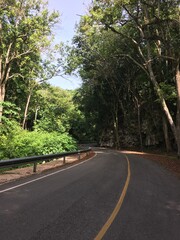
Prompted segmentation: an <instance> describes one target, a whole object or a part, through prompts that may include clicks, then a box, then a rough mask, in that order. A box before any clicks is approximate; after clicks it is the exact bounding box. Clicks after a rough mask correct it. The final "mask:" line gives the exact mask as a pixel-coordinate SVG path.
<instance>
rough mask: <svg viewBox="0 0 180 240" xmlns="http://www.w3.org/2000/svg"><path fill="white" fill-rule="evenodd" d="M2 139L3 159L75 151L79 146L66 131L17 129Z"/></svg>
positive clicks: (0, 153) (0, 146)
mask: <svg viewBox="0 0 180 240" xmlns="http://www.w3.org/2000/svg"><path fill="white" fill-rule="evenodd" d="M2 139H3V140H2V141H1V143H0V149H1V150H0V158H1V159H7V158H17V157H26V156H35V155H44V154H53V153H59V152H64V151H74V150H76V148H77V146H76V142H75V140H74V139H73V138H72V137H71V136H69V135H68V134H66V133H64V134H58V133H57V132H52V133H48V132H37V131H33V132H29V131H26V130H19V129H18V131H17V129H16V130H12V131H11V132H10V133H9V134H8V135H7V136H6V135H3V138H2Z"/></svg>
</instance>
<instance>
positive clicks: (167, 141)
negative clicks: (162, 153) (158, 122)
mask: <svg viewBox="0 0 180 240" xmlns="http://www.w3.org/2000/svg"><path fill="white" fill-rule="evenodd" d="M162 122H163V132H164V140H165V144H166V152H167V153H168V152H170V151H171V150H172V148H171V143H170V140H169V134H168V126H167V120H166V118H165V116H164V115H163V117H162Z"/></svg>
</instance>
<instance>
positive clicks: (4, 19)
mask: <svg viewBox="0 0 180 240" xmlns="http://www.w3.org/2000/svg"><path fill="white" fill-rule="evenodd" d="M0 5H1V9H0V122H1V116H2V110H3V109H2V102H3V101H4V98H5V93H6V85H7V82H8V81H9V80H11V79H13V78H14V77H15V76H17V75H21V71H20V68H15V66H16V65H18V64H21V63H22V62H26V64H28V63H29V61H32V60H33V59H32V56H39V55H40V53H41V52H42V51H43V50H44V49H45V48H46V47H47V46H48V45H49V44H50V35H51V30H52V27H53V26H54V24H55V23H56V22H57V21H58V17H59V14H58V13H56V12H53V13H51V14H50V13H49V12H48V10H47V4H46V3H44V1H42V0H30V1H29V0H18V1H15V0H11V1H5V0H2V1H1V2H0ZM33 58H34V57H33Z"/></svg>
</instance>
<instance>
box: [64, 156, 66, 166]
mask: <svg viewBox="0 0 180 240" xmlns="http://www.w3.org/2000/svg"><path fill="white" fill-rule="evenodd" d="M65 163H66V157H65V156H64V157H63V164H65Z"/></svg>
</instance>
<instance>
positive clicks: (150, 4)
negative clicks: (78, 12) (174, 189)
mask: <svg viewBox="0 0 180 240" xmlns="http://www.w3.org/2000/svg"><path fill="white" fill-rule="evenodd" d="M179 12H180V9H179V0H177V1H176V0H170V1H160V0H159V1H152V0H148V1H141V0H140V1H139V0H135V1H121V0H108V1H107V0H98V1H94V4H93V6H92V8H91V10H90V11H89V15H88V21H89V22H90V24H91V26H97V23H99V29H102V28H104V29H106V30H108V29H109V30H111V31H112V32H114V33H115V34H118V35H119V36H121V38H123V39H125V40H126V41H127V42H128V43H129V45H130V46H131V48H132V49H133V50H134V53H136V57H134V56H132V54H131V53H129V51H126V52H123V53H122V54H121V56H122V57H126V58H129V59H131V60H132V62H133V63H134V64H136V65H137V66H138V67H140V68H141V69H142V70H143V71H144V72H145V73H146V75H147V77H148V79H149V80H150V81H151V83H152V85H153V87H154V90H155V92H156V94H157V96H158V98H159V101H160V104H161V107H162V110H163V111H164V113H165V116H166V118H167V120H168V122H169V124H170V127H171V130H172V132H173V135H174V139H175V142H176V144H177V148H178V156H180V107H179V106H180V100H179V99H180V90H179V89H180V87H179V86H180V70H179V68H180V63H179V59H180V58H179V54H180V53H179V46H180V38H179V36H180V19H179ZM157 66H158V68H162V67H163V68H164V69H165V71H159V72H160V73H161V74H160V73H158V70H157ZM167 73H168V75H169V77H171V80H170V82H171V84H172V83H173V84H174V86H175V88H176V96H177V98H176V118H174V116H173V115H172V112H171V110H170V108H169V106H168V104H167V100H166V98H165V94H164V92H163V89H162V88H161V84H160V83H161V82H164V83H166V82H167Z"/></svg>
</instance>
